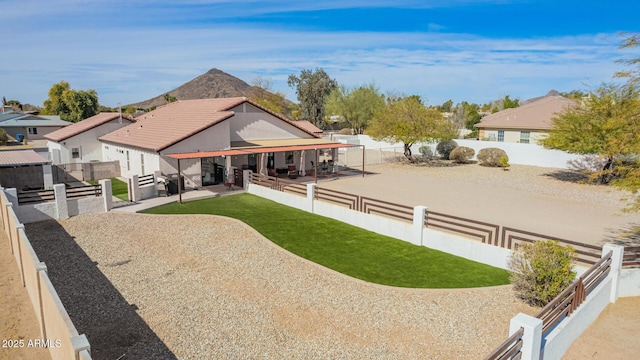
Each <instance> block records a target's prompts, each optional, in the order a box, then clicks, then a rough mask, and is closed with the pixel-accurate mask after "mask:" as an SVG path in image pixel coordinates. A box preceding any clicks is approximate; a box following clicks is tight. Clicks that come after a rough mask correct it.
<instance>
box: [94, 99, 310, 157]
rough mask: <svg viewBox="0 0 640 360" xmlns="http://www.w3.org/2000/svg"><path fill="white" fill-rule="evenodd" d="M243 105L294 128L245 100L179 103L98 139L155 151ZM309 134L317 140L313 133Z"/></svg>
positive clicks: (230, 113) (224, 116)
mask: <svg viewBox="0 0 640 360" xmlns="http://www.w3.org/2000/svg"><path fill="white" fill-rule="evenodd" d="M244 102H248V103H250V104H252V105H253V106H256V107H257V108H259V109H261V110H263V111H265V112H268V113H269V114H272V115H274V116H276V117H278V118H279V119H281V120H283V121H286V122H288V123H290V124H292V125H294V126H296V125H295V124H294V122H292V121H290V120H289V119H287V118H285V117H283V116H282V115H279V114H276V113H274V112H272V111H269V110H268V109H265V108H263V107H262V106H260V105H258V104H255V103H253V102H251V101H249V100H247V98H244V97H235V98H216V99H199V100H179V101H176V102H173V103H170V104H167V105H163V106H160V107H158V108H157V109H155V110H153V111H151V112H149V113H146V114H144V115H142V116H139V117H137V118H136V119H135V120H136V123H135V124H131V125H129V126H125V127H123V128H121V129H118V130H116V131H114V132H112V133H109V134H107V135H104V136H101V137H100V140H101V141H106V142H111V143H116V144H122V145H127V146H133V147H138V148H142V149H149V150H153V151H156V152H158V151H161V150H163V149H166V148H167V147H169V146H171V145H174V144H176V143H178V142H180V141H182V140H184V139H187V138H188V137H190V136H192V135H195V134H197V133H198V132H200V131H203V130H205V129H207V128H209V127H211V126H213V125H215V124H217V123H219V122H221V121H223V120H225V119H228V118H230V117H232V116H233V115H234V113H233V111H229V110H230V109H232V108H234V107H236V106H238V105H240V104H242V103H244ZM296 127H298V128H300V127H299V126H296ZM300 129H301V130H303V131H305V132H308V131H307V130H305V129H302V128H300ZM309 134H310V135H313V136H315V137H317V135H315V134H313V133H309Z"/></svg>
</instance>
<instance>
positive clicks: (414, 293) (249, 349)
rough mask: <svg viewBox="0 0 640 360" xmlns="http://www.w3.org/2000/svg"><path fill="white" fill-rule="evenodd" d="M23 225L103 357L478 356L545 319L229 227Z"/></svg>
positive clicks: (173, 219) (188, 218) (202, 222)
mask: <svg viewBox="0 0 640 360" xmlns="http://www.w3.org/2000/svg"><path fill="white" fill-rule="evenodd" d="M26 228H27V232H28V236H29V238H30V239H31V241H32V242H33V245H34V248H35V249H36V251H37V253H38V255H39V256H40V258H41V260H42V261H45V262H46V263H47V266H48V268H49V274H50V276H51V278H52V281H53V283H54V286H55V287H56V289H57V290H58V292H59V293H60V297H61V299H62V300H63V303H64V305H65V307H66V308H67V310H68V312H69V314H70V316H71V318H72V320H73V322H74V324H75V325H76V327H77V328H78V331H79V332H80V333H85V334H86V335H87V336H88V338H89V341H90V343H91V346H92V355H93V356H94V358H95V359H114V358H118V357H119V356H121V355H125V357H124V358H123V359H137V358H172V357H176V358H180V359H204V358H207V359H208V358H211V359H213V358H268V359H273V358H278V359H279V358H288V359H291V358H306V359H326V358H334V359H337V358H343V359H361V358H384V359H393V358H395V359H425V358H429V359H477V358H481V357H483V356H485V355H487V354H488V353H489V352H490V351H491V350H492V349H493V348H495V347H496V346H497V345H499V344H500V343H501V342H502V341H503V340H504V339H505V338H506V336H507V335H508V328H509V325H508V324H509V320H510V319H511V317H513V316H514V315H515V314H517V313H518V312H524V313H528V314H532V313H534V312H535V310H536V309H534V308H530V307H528V306H526V305H524V304H522V303H520V302H518V301H517V300H515V297H514V296H513V293H512V290H511V287H510V286H501V287H493V288H483V289H459V290H428V289H427V290H425V289H421V290H414V289H398V288H391V287H385V286H378V285H372V284H368V283H364V282H362V281H359V280H355V279H352V278H348V277H346V276H344V275H342V274H339V273H335V272H333V271H331V270H328V269H326V268H323V267H320V266H318V265H316V264H313V263H310V262H308V261H306V260H304V259H301V258H299V257H297V256H294V255H291V254H290V253H288V252H286V251H284V250H283V249H281V248H279V247H277V246H275V245H274V244H272V243H271V242H270V241H268V240H266V239H264V238H263V237H262V236H261V235H259V234H258V233H256V232H255V231H253V230H252V229H250V228H248V227H247V226H245V225H244V224H242V223H240V222H238V221H236V220H232V219H227V218H221V217H214V216H207V215H171V216H154V215H143V214H124V213H107V214H98V215H83V216H78V217H74V218H71V219H67V220H62V221H59V222H55V221H46V222H40V223H34V224H28V225H27V227H26ZM76 244H77V245H76Z"/></svg>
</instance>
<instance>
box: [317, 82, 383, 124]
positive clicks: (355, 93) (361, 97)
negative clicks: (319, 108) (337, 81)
mask: <svg viewBox="0 0 640 360" xmlns="http://www.w3.org/2000/svg"><path fill="white" fill-rule="evenodd" d="M383 107H384V95H382V94H380V92H379V90H378V88H377V87H376V86H375V85H374V84H369V85H365V86H360V87H358V88H355V89H351V90H349V89H347V88H346V87H345V86H338V87H337V88H335V89H334V90H333V91H332V92H331V94H330V95H329V97H328V98H327V101H326V103H325V113H326V114H327V115H338V116H339V117H340V120H341V122H342V124H343V125H345V126H346V127H349V128H351V129H353V131H354V132H355V133H356V134H363V133H364V130H365V129H366V128H367V125H368V124H369V121H370V120H371V118H372V117H373V115H374V114H375V113H376V112H378V110H380V109H382V108H383Z"/></svg>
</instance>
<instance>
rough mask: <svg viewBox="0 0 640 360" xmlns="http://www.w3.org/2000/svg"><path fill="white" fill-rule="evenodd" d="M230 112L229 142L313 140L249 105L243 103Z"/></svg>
mask: <svg viewBox="0 0 640 360" xmlns="http://www.w3.org/2000/svg"><path fill="white" fill-rule="evenodd" d="M232 111H233V112H234V113H235V115H234V116H233V117H232V118H231V119H229V120H227V122H229V123H230V129H229V130H230V136H231V139H230V140H231V141H251V140H276V139H278V140H279V139H297V138H303V139H310V138H313V136H312V135H310V134H308V133H306V132H304V131H302V130H300V129H298V128H296V127H295V126H293V125H289V124H287V123H285V122H284V121H283V120H282V119H278V118H277V117H275V116H273V115H271V114H269V113H266V112H264V111H262V110H260V109H258V108H256V107H254V106H252V105H251V104H247V103H244V104H242V105H239V106H236V107H235V108H233V109H232Z"/></svg>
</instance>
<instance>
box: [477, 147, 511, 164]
mask: <svg viewBox="0 0 640 360" xmlns="http://www.w3.org/2000/svg"><path fill="white" fill-rule="evenodd" d="M503 156H504V157H506V158H507V160H509V158H508V157H507V153H506V152H505V151H504V150H502V149H498V148H485V149H480V151H478V161H480V165H482V166H493V167H500V166H502V165H500V159H501V158H502V157H503Z"/></svg>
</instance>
